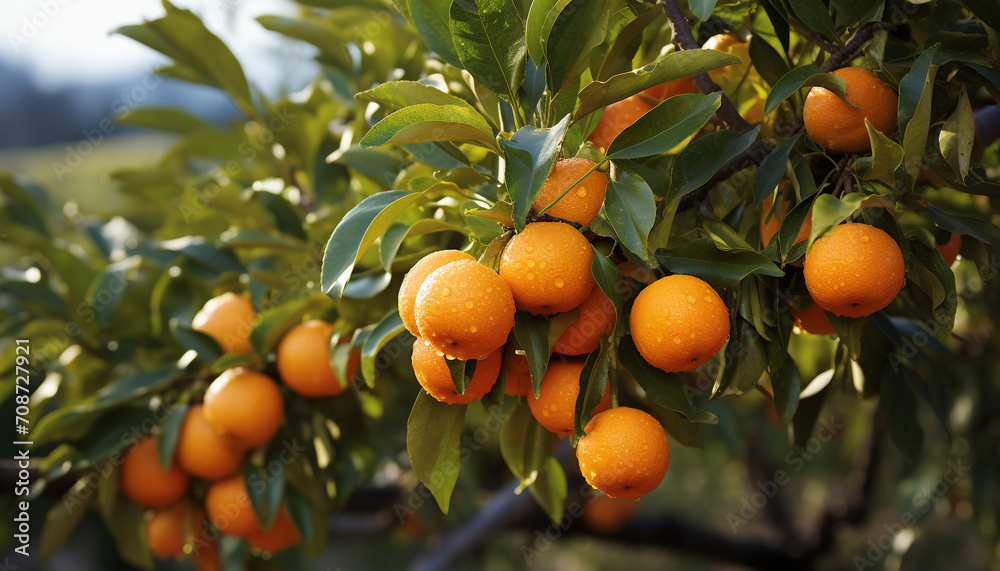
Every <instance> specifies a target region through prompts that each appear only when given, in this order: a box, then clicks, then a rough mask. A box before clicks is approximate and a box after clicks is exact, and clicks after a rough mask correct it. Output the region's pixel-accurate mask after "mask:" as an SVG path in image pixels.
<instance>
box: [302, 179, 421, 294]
mask: <svg viewBox="0 0 1000 571" xmlns="http://www.w3.org/2000/svg"><path fill="white" fill-rule="evenodd" d="M422 195H423V193H422V192H408V191H405V190H388V191H384V192H379V193H377V194H373V195H371V196H369V197H368V198H365V199H364V200H362V201H361V203H360V204H358V205H357V206H355V207H354V208H353V209H352V210H351V211H350V212H348V213H347V215H346V216H344V218H343V220H341V221H340V224H337V227H336V228H334V230H333V234H331V235H330V240H329V241H328V242H327V244H326V250H325V251H324V253H323V270H322V274H321V281H322V287H323V293H325V294H326V295H328V296H330V298H331V299H332V300H333V301H335V302H339V301H340V298H341V296H342V295H343V294H344V287H345V286H346V285H347V281H348V280H349V279H350V277H351V272H353V271H354V265H355V264H356V263H357V261H358V259H359V258H360V257H361V256H362V255H363V254H364V253H365V252H366V251H368V248H369V247H370V246H371V245H372V244H374V243H375V240H376V239H378V237H379V236H381V235H382V234H383V233H384V232H385V230H386V229H387V228H389V225H390V224H392V223H393V222H394V221H395V220H396V218H397V217H398V216H399V215H400V214H402V213H403V211H404V210H406V209H407V208H409V207H410V206H411V205H412V204H413V203H414V202H416V201H417V199H418V198H420V197H421V196H422Z"/></svg>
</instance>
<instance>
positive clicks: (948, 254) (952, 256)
mask: <svg viewBox="0 0 1000 571" xmlns="http://www.w3.org/2000/svg"><path fill="white" fill-rule="evenodd" d="M961 250H962V235H961V234H959V233H958V232H952V234H951V237H950V238H948V241H947V242H945V243H944V244H938V245H937V251H938V252H941V257H942V258H944V263H946V264H948V266H951V265H952V264H954V263H955V260H957V259H958V253H959V252H960V251H961Z"/></svg>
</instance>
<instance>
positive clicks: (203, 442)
mask: <svg viewBox="0 0 1000 571" xmlns="http://www.w3.org/2000/svg"><path fill="white" fill-rule="evenodd" d="M242 462H243V450H242V448H240V447H239V445H238V444H237V443H236V442H235V441H234V440H233V439H232V438H229V437H226V436H223V435H221V434H219V433H218V432H216V431H215V429H214V428H212V425H211V424H209V423H208V420H206V419H205V407H203V406H202V405H195V406H192V407H191V409H190V410H189V411H188V413H187V416H185V417H184V423H183V424H182V425H181V431H180V435H179V436H178V438H177V463H178V464H180V466H181V468H183V469H184V471H185V472H187V473H188V474H191V475H192V476H195V477H198V478H204V479H206V480H217V479H219V478H224V477H226V476H228V475H230V474H232V473H233V472H235V471H236V469H237V468H239V466H240V464H241V463H242Z"/></svg>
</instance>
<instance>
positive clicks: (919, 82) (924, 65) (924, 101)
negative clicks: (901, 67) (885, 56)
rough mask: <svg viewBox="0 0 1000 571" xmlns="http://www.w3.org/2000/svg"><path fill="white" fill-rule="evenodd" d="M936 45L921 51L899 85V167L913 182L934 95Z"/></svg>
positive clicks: (921, 163) (926, 131)
mask: <svg viewBox="0 0 1000 571" xmlns="http://www.w3.org/2000/svg"><path fill="white" fill-rule="evenodd" d="M937 47H938V46H937V44H935V45H933V46H931V47H930V48H929V49H927V50H925V51H924V52H923V53H922V54H920V57H918V58H917V61H915V62H914V63H913V67H911V68H910V71H908V72H907V73H906V75H904V76H903V79H902V80H900V82H899V138H900V140H902V141H903V151H904V159H903V164H904V165H905V167H906V172H908V173H909V174H910V176H911V177H913V178H914V179H916V178H917V177H918V176H919V175H920V169H921V167H922V166H923V161H924V148H925V147H926V146H927V134H928V132H929V131H930V122H931V98H932V97H933V94H934V76H935V75H937V67H936V66H934V65H933V59H934V53H935V52H936V51H937Z"/></svg>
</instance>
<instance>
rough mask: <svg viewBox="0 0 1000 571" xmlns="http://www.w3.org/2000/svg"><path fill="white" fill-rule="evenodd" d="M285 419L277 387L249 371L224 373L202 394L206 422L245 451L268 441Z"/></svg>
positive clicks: (240, 369) (265, 377) (266, 377)
mask: <svg viewBox="0 0 1000 571" xmlns="http://www.w3.org/2000/svg"><path fill="white" fill-rule="evenodd" d="M284 415H285V410H284V401H283V399H282V397H281V390H280V389H278V385H277V383H275V382H274V381H273V380H271V377H268V376H267V375H262V374H260V373H257V372H254V371H251V370H249V369H243V368H241V367H237V368H234V369H226V370H225V371H223V372H222V374H221V375H219V376H218V378H216V379H215V380H214V381H212V384H211V385H209V386H208V391H207V392H206V393H205V419H206V420H208V422H209V423H210V424H211V425H212V427H213V428H215V430H216V431H217V432H219V433H220V434H224V435H226V436H230V437H232V438H234V439H235V440H236V441H237V442H239V443H240V444H241V445H243V446H244V447H246V448H254V447H256V446H260V445H261V444H264V443H266V442H267V441H268V440H271V437H273V436H274V435H275V433H276V432H278V427H279V426H281V422H282V420H284Z"/></svg>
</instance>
